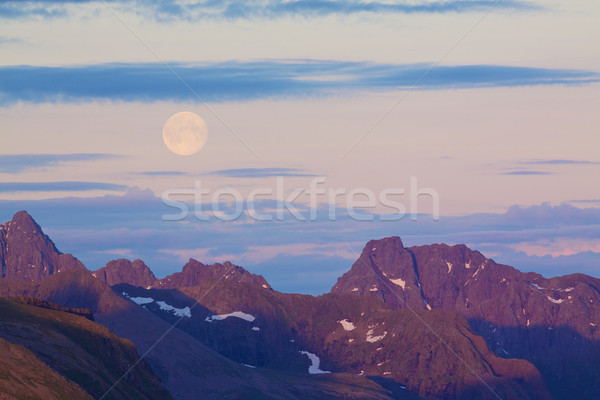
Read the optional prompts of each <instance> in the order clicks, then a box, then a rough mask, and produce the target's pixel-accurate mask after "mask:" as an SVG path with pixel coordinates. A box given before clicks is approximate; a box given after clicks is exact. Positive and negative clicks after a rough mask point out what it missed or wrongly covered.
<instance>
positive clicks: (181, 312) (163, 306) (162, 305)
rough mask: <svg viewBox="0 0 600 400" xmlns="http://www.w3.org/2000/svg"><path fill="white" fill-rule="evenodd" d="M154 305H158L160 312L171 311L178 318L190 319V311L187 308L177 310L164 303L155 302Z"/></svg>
mask: <svg viewBox="0 0 600 400" xmlns="http://www.w3.org/2000/svg"><path fill="white" fill-rule="evenodd" d="M156 304H158V306H159V307H160V309H161V310H163V311H171V312H172V313H173V314H175V315H176V316H178V317H188V318H192V311H191V310H190V308H189V307H183V308H177V307H173V306H172V305H170V304H167V303H166V302H164V301H157V302H156Z"/></svg>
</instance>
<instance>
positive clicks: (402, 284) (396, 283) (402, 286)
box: [390, 278, 406, 290]
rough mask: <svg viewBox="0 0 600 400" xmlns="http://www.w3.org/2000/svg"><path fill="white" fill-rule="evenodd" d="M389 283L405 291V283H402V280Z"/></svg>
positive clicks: (393, 280)
mask: <svg viewBox="0 0 600 400" xmlns="http://www.w3.org/2000/svg"><path fill="white" fill-rule="evenodd" d="M390 281H391V282H392V283H393V284H395V285H398V286H400V287H401V288H402V290H405V289H404V288H405V286H406V281H403V280H402V279H400V278H398V279H390Z"/></svg>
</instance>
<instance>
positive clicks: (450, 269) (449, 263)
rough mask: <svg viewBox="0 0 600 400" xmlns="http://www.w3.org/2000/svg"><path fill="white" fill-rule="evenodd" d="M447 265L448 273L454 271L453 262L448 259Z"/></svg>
mask: <svg viewBox="0 0 600 400" xmlns="http://www.w3.org/2000/svg"><path fill="white" fill-rule="evenodd" d="M444 261H446V260H444ZM446 265H447V266H448V273H450V271H452V263H451V262H448V261H446Z"/></svg>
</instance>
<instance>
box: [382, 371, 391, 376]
mask: <svg viewBox="0 0 600 400" xmlns="http://www.w3.org/2000/svg"><path fill="white" fill-rule="evenodd" d="M383 374H384V375H391V374H392V373H391V372H390V371H385V372H384V373H383Z"/></svg>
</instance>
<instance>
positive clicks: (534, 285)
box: [529, 282, 544, 290]
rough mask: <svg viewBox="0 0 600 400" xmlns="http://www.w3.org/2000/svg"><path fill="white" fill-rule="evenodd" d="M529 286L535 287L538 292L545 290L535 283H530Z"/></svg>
mask: <svg viewBox="0 0 600 400" xmlns="http://www.w3.org/2000/svg"><path fill="white" fill-rule="evenodd" d="M529 284H530V285H531V286H533V287H534V288H536V289H537V290H544V288H543V287H541V286H538V285H536V284H535V283H532V282H529Z"/></svg>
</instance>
